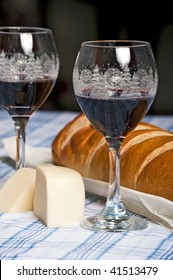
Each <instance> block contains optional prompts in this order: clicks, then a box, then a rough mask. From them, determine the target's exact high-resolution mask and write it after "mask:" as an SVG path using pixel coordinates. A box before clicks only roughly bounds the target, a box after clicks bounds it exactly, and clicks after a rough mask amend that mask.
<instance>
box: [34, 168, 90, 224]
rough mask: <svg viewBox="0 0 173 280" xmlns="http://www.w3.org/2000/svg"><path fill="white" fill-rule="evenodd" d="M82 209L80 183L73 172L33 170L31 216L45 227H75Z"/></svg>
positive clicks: (83, 201)
mask: <svg viewBox="0 0 173 280" xmlns="http://www.w3.org/2000/svg"><path fill="white" fill-rule="evenodd" d="M84 206H85V189H84V183H83V179H82V176H81V175H80V174H79V173H78V172H77V171H74V170H72V169H70V168H66V167H60V166H55V165H40V166H37V168H36V184H35V196H34V214H35V216H36V217H38V218H39V219H40V220H41V221H42V222H43V223H44V224H45V225H46V226H47V227H63V226H68V225H72V224H78V223H79V222H80V221H81V219H82V218H83V216H84Z"/></svg>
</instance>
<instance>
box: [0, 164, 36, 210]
mask: <svg viewBox="0 0 173 280" xmlns="http://www.w3.org/2000/svg"><path fill="white" fill-rule="evenodd" d="M35 176H36V170H35V169H33V168H26V167H24V168H20V169H18V170H16V171H15V172H14V173H13V174H12V176H11V177H10V178H9V179H8V180H7V181H6V182H5V184H4V185H3V186H2V188H1V190H0V211H1V212H9V213H18V212H24V211H32V210H33V200H34V189H35Z"/></svg>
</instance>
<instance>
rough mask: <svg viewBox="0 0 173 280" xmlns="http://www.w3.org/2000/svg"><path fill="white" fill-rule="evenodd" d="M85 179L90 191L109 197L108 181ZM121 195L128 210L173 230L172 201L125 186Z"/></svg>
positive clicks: (86, 186) (87, 188)
mask: <svg viewBox="0 0 173 280" xmlns="http://www.w3.org/2000/svg"><path fill="white" fill-rule="evenodd" d="M83 179H84V183H85V188H86V190H87V191H88V192H91V193H95V194H98V195H101V196H104V197H107V195H108V189H109V184H108V183H106V182H102V181H98V180H93V179H88V178H83ZM121 195H122V200H123V203H124V205H125V207H126V208H127V209H128V210H130V211H132V212H135V213H137V214H140V215H143V216H145V217H148V218H149V219H151V220H153V221H154V222H156V223H158V224H160V225H162V226H164V227H166V228H168V229H170V230H171V231H173V202H172V201H170V200H168V199H165V198H163V197H160V196H156V195H151V194H146V193H143V192H138V191H135V190H132V189H128V188H125V187H121Z"/></svg>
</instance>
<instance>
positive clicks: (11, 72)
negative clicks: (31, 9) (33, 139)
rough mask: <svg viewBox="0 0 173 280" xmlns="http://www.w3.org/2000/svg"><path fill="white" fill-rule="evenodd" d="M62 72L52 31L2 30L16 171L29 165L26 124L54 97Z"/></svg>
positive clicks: (1, 61) (0, 96)
mask: <svg viewBox="0 0 173 280" xmlns="http://www.w3.org/2000/svg"><path fill="white" fill-rule="evenodd" d="M58 72H59V57H58V54H57V50H56V46H55V42H54V37H53V34H52V31H51V30H50V29H46V28H39V27H38V28H35V27H1V28H0V106H1V108H2V109H4V110H6V111H7V112H8V114H9V115H10V117H11V118H12V120H13V123H14V126H15V135H16V169H19V168H21V167H25V166H26V162H25V134H26V125H27V122H28V120H29V118H30V116H31V114H32V113H33V112H35V111H36V110H38V109H39V108H40V107H41V105H42V104H43V103H44V101H45V100H46V99H47V97H48V95H49V94H50V92H51V90H52V88H53V86H54V84H55V82H56V79H57V77H58Z"/></svg>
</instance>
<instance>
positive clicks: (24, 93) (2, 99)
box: [0, 79, 55, 117]
mask: <svg viewBox="0 0 173 280" xmlns="http://www.w3.org/2000/svg"><path fill="white" fill-rule="evenodd" d="M54 84H55V81H54V80H49V79H48V80H35V81H17V82H11V81H10V82H7V81H0V106H1V108H2V109H4V110H6V111H7V112H8V113H9V114H10V116H12V117H15V116H18V117H20V116H22V117H23V116H30V115H31V114H32V113H33V112H34V111H36V110H37V109H39V108H40V107H41V105H42V104H43V103H44V101H45V100H46V98H47V97H48V95H49V93H50V92H51V90H52V88H53V86H54Z"/></svg>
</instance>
